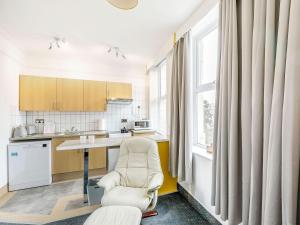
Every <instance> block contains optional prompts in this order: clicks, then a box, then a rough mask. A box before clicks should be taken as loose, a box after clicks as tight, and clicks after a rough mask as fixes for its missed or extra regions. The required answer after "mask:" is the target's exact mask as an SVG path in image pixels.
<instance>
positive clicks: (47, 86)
mask: <svg viewBox="0 0 300 225" xmlns="http://www.w3.org/2000/svg"><path fill="white" fill-rule="evenodd" d="M19 89H20V92H19V95H20V96H19V109H20V111H55V110H56V78H49V77H36V76H24V75H20V80H19Z"/></svg>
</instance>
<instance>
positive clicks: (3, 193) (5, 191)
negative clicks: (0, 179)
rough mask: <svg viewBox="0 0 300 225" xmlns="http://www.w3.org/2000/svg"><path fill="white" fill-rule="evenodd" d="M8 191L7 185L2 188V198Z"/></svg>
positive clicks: (0, 191) (0, 195)
mask: <svg viewBox="0 0 300 225" xmlns="http://www.w3.org/2000/svg"><path fill="white" fill-rule="evenodd" d="M7 192H8V188H7V185H4V186H3V187H1V188H0V198H2V197H3V196H4V195H5V194H6V193H7Z"/></svg>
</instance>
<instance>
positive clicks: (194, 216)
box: [0, 193, 211, 225]
mask: <svg viewBox="0 0 300 225" xmlns="http://www.w3.org/2000/svg"><path fill="white" fill-rule="evenodd" d="M157 211H158V216H154V217H150V218H146V219H143V220H142V225H211V223H209V222H208V221H207V220H206V219H204V218H203V216H202V215H201V214H199V213H198V212H197V211H196V210H195V209H194V208H193V207H192V206H191V205H190V204H189V203H188V202H187V201H186V199H185V198H184V197H183V196H182V195H180V194H179V193H175V194H170V195H165V196H162V197H159V200H158V204H157ZM88 216H89V215H85V216H78V217H74V218H70V219H66V220H62V221H57V222H53V223H49V224H47V225H82V224H83V223H84V221H85V220H86V218H87V217H88ZM0 225H11V224H3V223H0ZM19 225H24V224H19Z"/></svg>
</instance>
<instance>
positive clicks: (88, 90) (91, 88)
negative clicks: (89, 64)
mask: <svg viewBox="0 0 300 225" xmlns="http://www.w3.org/2000/svg"><path fill="white" fill-rule="evenodd" d="M83 90H84V91H83V93H84V94H83V95H84V111H85V112H103V111H106V97H107V96H106V82H104V81H87V80H85V81H84V88H83Z"/></svg>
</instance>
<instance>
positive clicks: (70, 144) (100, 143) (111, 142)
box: [56, 135, 168, 151]
mask: <svg viewBox="0 0 300 225" xmlns="http://www.w3.org/2000/svg"><path fill="white" fill-rule="evenodd" d="M126 138H134V137H126ZM146 138H149V139H152V140H154V141H156V142H165V141H168V139H167V138H165V137H164V136H162V135H150V136H147V137H146ZM123 139H124V137H109V138H96V139H95V142H93V143H88V142H87V143H80V140H79V139H78V140H68V141H65V142H64V143H62V144H60V145H59V146H57V148H56V149H57V150H58V151H67V150H79V149H86V148H88V149H89V148H113V147H119V146H120V145H121V142H122V140H123Z"/></svg>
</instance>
